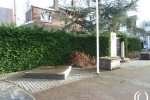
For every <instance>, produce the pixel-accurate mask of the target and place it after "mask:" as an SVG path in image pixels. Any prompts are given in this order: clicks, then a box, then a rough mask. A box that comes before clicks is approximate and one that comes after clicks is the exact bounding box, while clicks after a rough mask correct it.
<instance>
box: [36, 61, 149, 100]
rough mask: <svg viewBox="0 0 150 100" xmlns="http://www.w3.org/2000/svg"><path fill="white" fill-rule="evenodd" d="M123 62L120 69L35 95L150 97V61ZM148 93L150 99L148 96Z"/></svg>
mask: <svg viewBox="0 0 150 100" xmlns="http://www.w3.org/2000/svg"><path fill="white" fill-rule="evenodd" d="M141 64H142V65H141ZM121 66H122V67H121V68H120V69H117V70H113V71H102V72H101V73H100V75H97V76H94V77H92V78H87V79H84V80H81V81H77V82H74V83H71V84H67V85H63V86H59V87H56V88H52V89H48V90H46V91H43V92H38V93H35V94H34V96H35V97H36V98H37V100H50V99H51V100H149V99H150V80H149V76H150V61H139V60H132V61H131V62H128V63H124V64H121ZM136 93H137V95H136ZM148 96H149V99H146V97H148ZM138 97H139V99H138Z"/></svg>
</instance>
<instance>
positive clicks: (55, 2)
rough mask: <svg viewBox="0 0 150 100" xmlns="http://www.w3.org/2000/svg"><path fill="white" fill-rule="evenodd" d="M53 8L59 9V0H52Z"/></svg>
mask: <svg viewBox="0 0 150 100" xmlns="http://www.w3.org/2000/svg"><path fill="white" fill-rule="evenodd" d="M54 8H55V10H59V0H54Z"/></svg>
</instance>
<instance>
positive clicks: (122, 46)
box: [121, 42, 125, 58]
mask: <svg viewBox="0 0 150 100" xmlns="http://www.w3.org/2000/svg"><path fill="white" fill-rule="evenodd" d="M121 57H122V58H124V57H125V50H124V42H121Z"/></svg>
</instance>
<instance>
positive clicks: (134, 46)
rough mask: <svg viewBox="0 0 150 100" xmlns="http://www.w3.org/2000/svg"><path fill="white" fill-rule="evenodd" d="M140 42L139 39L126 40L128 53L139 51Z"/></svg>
mask: <svg viewBox="0 0 150 100" xmlns="http://www.w3.org/2000/svg"><path fill="white" fill-rule="evenodd" d="M140 50H141V42H140V39H138V38H135V37H130V38H128V52H134V51H140Z"/></svg>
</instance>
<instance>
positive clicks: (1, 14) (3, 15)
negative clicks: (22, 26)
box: [0, 7, 14, 24]
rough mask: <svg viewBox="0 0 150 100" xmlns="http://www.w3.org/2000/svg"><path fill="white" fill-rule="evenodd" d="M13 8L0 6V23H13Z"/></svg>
mask: <svg viewBox="0 0 150 100" xmlns="http://www.w3.org/2000/svg"><path fill="white" fill-rule="evenodd" d="M13 22H14V20H13V10H12V9H9V8H2V7H0V24H1V23H8V24H10V23H13Z"/></svg>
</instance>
